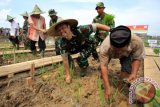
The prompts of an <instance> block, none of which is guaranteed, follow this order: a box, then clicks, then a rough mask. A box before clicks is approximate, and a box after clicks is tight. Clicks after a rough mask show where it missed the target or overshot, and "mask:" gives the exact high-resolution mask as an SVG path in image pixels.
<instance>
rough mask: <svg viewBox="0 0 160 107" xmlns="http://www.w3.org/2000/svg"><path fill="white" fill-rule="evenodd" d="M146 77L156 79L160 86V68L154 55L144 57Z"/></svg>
mask: <svg viewBox="0 0 160 107" xmlns="http://www.w3.org/2000/svg"><path fill="white" fill-rule="evenodd" d="M144 77H149V78H151V79H153V80H155V81H156V82H157V83H158V85H159V86H160V70H159V68H158V66H157V64H156V63H155V60H154V57H146V58H145V59H144Z"/></svg>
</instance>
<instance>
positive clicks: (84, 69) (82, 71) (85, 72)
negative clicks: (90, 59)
mask: <svg viewBox="0 0 160 107" xmlns="http://www.w3.org/2000/svg"><path fill="white" fill-rule="evenodd" d="M86 74H87V68H81V71H80V76H81V77H84V76H86Z"/></svg>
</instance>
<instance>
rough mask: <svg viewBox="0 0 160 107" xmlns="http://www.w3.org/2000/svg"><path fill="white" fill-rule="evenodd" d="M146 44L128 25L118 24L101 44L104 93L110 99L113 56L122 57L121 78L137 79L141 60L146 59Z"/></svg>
mask: <svg viewBox="0 0 160 107" xmlns="http://www.w3.org/2000/svg"><path fill="white" fill-rule="evenodd" d="M144 56H145V52H144V44H143V41H142V40H141V39H140V37H138V36H136V35H135V34H131V30H130V29H129V28H128V27H126V26H118V27H116V28H113V29H112V30H111V33H110V36H108V37H106V38H105V40H104V41H103V42H102V44H101V46H100V55H99V57H100V67H101V75H102V79H103V83H104V95H105V98H106V99H108V98H109V96H110V94H111V92H110V85H109V79H108V75H107V74H108V64H109V61H110V60H111V58H118V59H120V64H121V75H120V78H121V77H122V78H121V79H123V77H125V78H126V77H127V78H128V79H127V80H128V81H133V80H134V79H136V75H137V72H138V69H139V67H140V63H141V60H143V59H144Z"/></svg>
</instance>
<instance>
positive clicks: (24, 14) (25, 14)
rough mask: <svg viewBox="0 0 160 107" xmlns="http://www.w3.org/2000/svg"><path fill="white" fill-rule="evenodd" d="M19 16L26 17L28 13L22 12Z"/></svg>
mask: <svg viewBox="0 0 160 107" xmlns="http://www.w3.org/2000/svg"><path fill="white" fill-rule="evenodd" d="M20 15H21V16H26V17H28V13H27V12H24V13H22V14H20Z"/></svg>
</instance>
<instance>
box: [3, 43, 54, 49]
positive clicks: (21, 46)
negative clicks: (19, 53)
mask: <svg viewBox="0 0 160 107" xmlns="http://www.w3.org/2000/svg"><path fill="white" fill-rule="evenodd" d="M51 46H52V47H53V46H54V45H50V44H49V45H46V47H51ZM36 47H37V48H38V45H36ZM6 48H8V49H12V48H13V46H12V45H9V46H3V47H0V50H2V49H6ZM19 48H24V46H23V45H20V46H19Z"/></svg>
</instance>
